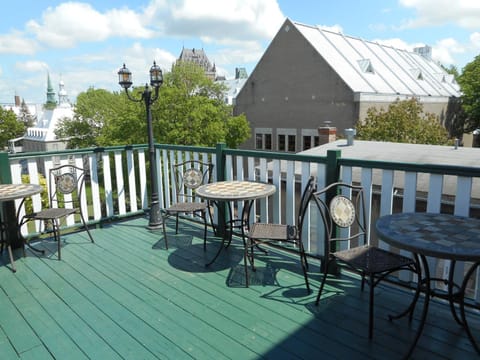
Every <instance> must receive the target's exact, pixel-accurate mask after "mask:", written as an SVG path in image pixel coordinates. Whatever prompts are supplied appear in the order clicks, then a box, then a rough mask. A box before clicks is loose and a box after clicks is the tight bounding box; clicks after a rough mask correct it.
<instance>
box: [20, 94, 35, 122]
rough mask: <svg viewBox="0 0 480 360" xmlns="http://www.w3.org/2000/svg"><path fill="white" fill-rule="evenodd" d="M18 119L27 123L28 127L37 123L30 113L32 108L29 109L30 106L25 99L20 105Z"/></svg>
mask: <svg viewBox="0 0 480 360" xmlns="http://www.w3.org/2000/svg"><path fill="white" fill-rule="evenodd" d="M18 119H19V120H20V121H21V122H22V123H23V124H24V125H25V127H26V128H29V127H32V126H33V124H34V123H35V117H34V116H32V114H30V110H29V109H28V106H27V104H26V103H25V100H23V99H22V103H21V105H20V112H19V114H18Z"/></svg>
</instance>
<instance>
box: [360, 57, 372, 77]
mask: <svg viewBox="0 0 480 360" xmlns="http://www.w3.org/2000/svg"><path fill="white" fill-rule="evenodd" d="M357 62H358V66H360V69H361V70H362V72H364V73H367V74H375V70H374V69H373V65H372V62H371V61H370V59H360V60H358V61H357Z"/></svg>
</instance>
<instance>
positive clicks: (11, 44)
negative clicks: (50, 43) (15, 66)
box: [0, 31, 38, 55]
mask: <svg viewBox="0 0 480 360" xmlns="http://www.w3.org/2000/svg"><path fill="white" fill-rule="evenodd" d="M37 49H38V46H37V45H36V43H35V41H33V40H31V39H28V38H26V37H25V36H24V35H23V34H21V33H20V32H18V31H14V32H12V33H10V34H5V35H0V54H16V55H31V54H34V53H35V51H36V50H37Z"/></svg>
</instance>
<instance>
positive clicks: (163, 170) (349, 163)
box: [2, 144, 480, 301]
mask: <svg viewBox="0 0 480 360" xmlns="http://www.w3.org/2000/svg"><path fill="white" fill-rule="evenodd" d="M337 155H338V154H337ZM340 155H341V154H340ZM156 159H157V169H159V170H158V194H159V198H160V206H161V207H165V206H168V205H169V204H170V203H171V202H172V201H173V200H172V199H173V198H174V197H173V196H172V186H173V174H172V173H171V171H170V169H171V164H173V163H176V162H180V161H184V160H188V159H200V160H202V161H211V162H212V163H213V164H215V169H214V174H213V181H217V180H229V179H237V180H244V179H248V180H257V181H268V182H271V183H273V184H274V185H276V186H277V192H276V193H275V194H274V195H272V196H271V197H270V198H268V199H262V200H259V201H257V203H256V204H255V209H254V211H255V216H256V218H257V219H260V220H261V221H272V222H283V223H291V224H293V223H295V217H296V209H297V207H298V206H297V204H298V202H299V198H300V194H301V192H302V190H303V188H304V186H305V184H306V182H307V180H308V178H309V176H310V175H313V176H315V177H316V179H317V186H318V187H319V188H322V187H323V186H325V185H326V184H327V183H329V182H331V181H335V180H337V179H338V178H340V179H342V180H343V181H345V182H355V183H357V184H360V185H362V186H363V187H364V188H365V191H366V198H367V200H368V201H367V218H368V219H369V224H370V226H369V229H370V230H372V224H374V221H375V219H376V218H377V217H378V216H380V215H385V214H390V213H392V212H401V211H403V212H407V211H428V212H445V211H447V212H452V213H454V214H457V215H463V216H472V217H480V210H479V208H478V199H479V198H480V194H479V192H480V186H479V185H480V184H479V181H480V180H479V179H480V169H479V168H469V167H468V168H467V167H452V166H427V167H426V166H425V165H418V164H406V163H388V162H376V161H360V160H353V159H343V158H341V157H340V156H330V157H329V156H328V155H327V157H317V156H305V155H295V154H285V153H273V152H262V151H242V150H233V149H227V148H225V147H224V145H221V144H220V145H218V146H217V147H216V148H199V147H182V146H174V145H157V146H156ZM8 162H9V166H10V172H11V181H12V182H14V183H16V182H22V181H25V179H23V180H22V175H29V180H28V181H30V182H31V183H36V184H39V183H40V182H41V177H40V176H39V174H40V173H42V174H46V173H48V169H50V168H51V167H53V166H55V165H58V164H65V163H75V164H77V165H80V166H84V167H85V168H87V169H88V170H89V172H90V177H89V179H88V184H87V187H88V188H89V191H87V193H86V194H85V199H84V201H83V202H82V206H83V207H84V212H85V214H88V219H89V222H90V223H91V224H101V223H102V222H104V221H107V220H112V219H116V218H120V217H126V216H131V215H138V214H139V213H142V212H143V211H144V210H147V209H148V207H149V195H148V191H149V190H148V186H147V179H149V176H147V175H148V171H149V170H148V169H149V167H148V151H147V147H146V146H145V145H134V146H126V147H110V148H102V149H98V148H91V149H81V150H74V151H73V150H71V151H63V152H49V153H24V154H13V155H10V156H9V158H8ZM2 171H3V170H2ZM46 188H48V186H47V187H46ZM32 200H33V209H34V210H40V209H41V207H42V203H41V198H40V195H35V196H33V197H32ZM19 203H20V202H19V201H17V202H16V204H17V206H18V205H19ZM235 206H236V207H237V209H238V211H241V210H242V204H241V203H238V204H235ZM24 211H25V209H24V208H23V209H20V213H22V212H24ZM252 218H255V217H252ZM215 219H216V218H215ZM68 221H69V222H68V225H71V226H73V225H74V224H73V222H74V219H73V217H72V218H71V219H69V220H68ZM305 229H308V231H304V233H305V234H307V235H306V236H305V238H304V243H305V244H304V245H305V248H306V249H307V251H308V252H309V253H310V254H311V255H312V256H316V257H319V258H322V257H323V255H324V236H323V227H322V226H320V221H319V217H318V214H317V215H316V214H315V211H314V209H311V211H310V212H309V213H308V215H307V219H306V221H305ZM34 231H35V230H32V229H30V228H26V227H25V228H23V229H22V232H23V234H24V235H25V236H32V235H34ZM370 241H371V242H372V243H375V244H378V245H379V246H381V247H384V248H388V245H387V244H385V243H383V242H381V241H379V240H378V239H376V237H375V236H374V234H373V231H370ZM430 265H431V266H433V267H432V268H435V269H436V273H437V274H439V275H443V274H447V273H448V269H449V263H448V262H444V261H435V260H434V259H430ZM468 266H469V264H458V263H457V267H456V268H457V269H458V272H457V275H456V277H458V278H460V277H461V276H462V273H464V272H465V271H466V270H467V269H468ZM478 279H479V277H478V276H477V277H476V278H475V280H474V281H473V282H472V285H471V288H470V292H469V296H470V297H472V298H473V299H474V300H475V301H478V300H479V299H480V286H479V284H478ZM402 280H409V279H402ZM439 286H440V285H439Z"/></svg>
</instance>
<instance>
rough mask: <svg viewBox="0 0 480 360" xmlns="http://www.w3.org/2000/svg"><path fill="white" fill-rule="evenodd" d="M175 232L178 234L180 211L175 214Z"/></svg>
mask: <svg viewBox="0 0 480 360" xmlns="http://www.w3.org/2000/svg"><path fill="white" fill-rule="evenodd" d="M175 234H178V213H176V214H175Z"/></svg>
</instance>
